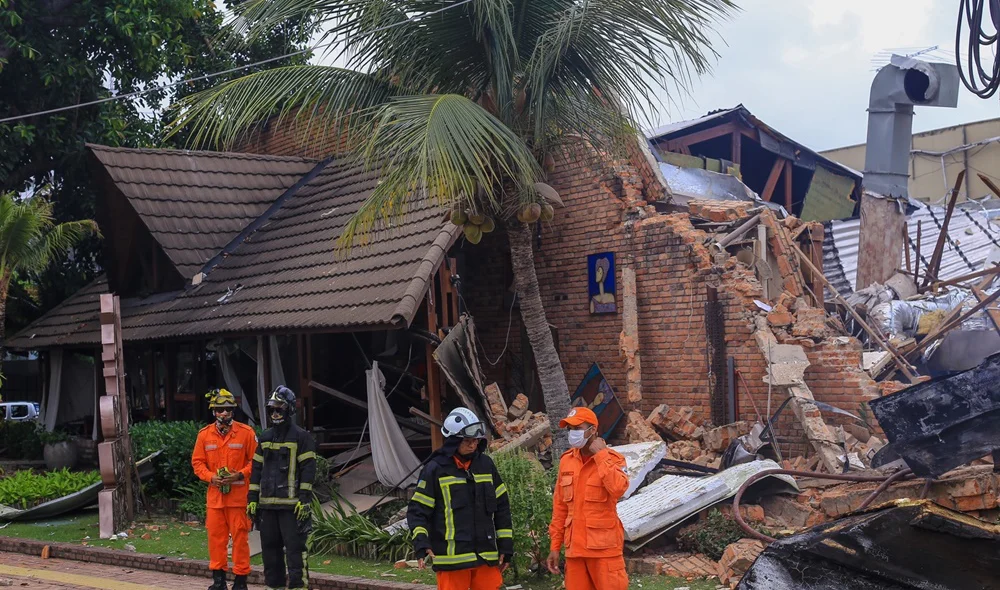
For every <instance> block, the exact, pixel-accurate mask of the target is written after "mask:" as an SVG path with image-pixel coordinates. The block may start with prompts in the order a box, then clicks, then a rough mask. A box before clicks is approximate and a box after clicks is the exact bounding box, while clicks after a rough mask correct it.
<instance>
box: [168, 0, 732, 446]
mask: <svg viewBox="0 0 1000 590" xmlns="http://www.w3.org/2000/svg"><path fill="white" fill-rule="evenodd" d="M733 9H734V5H733V4H732V2H731V0H247V2H245V3H244V4H242V5H241V6H240V8H239V10H238V12H237V15H236V18H235V19H234V20H233V21H232V22H231V24H230V28H231V31H232V33H233V38H239V37H243V38H249V39H253V38H255V36H257V35H261V34H264V33H266V32H267V31H268V30H270V29H271V28H272V27H273V26H276V25H277V24H278V23H282V22H286V21H287V20H288V19H295V18H301V19H310V18H317V19H319V20H320V21H321V22H322V23H324V25H326V27H327V28H326V33H325V38H324V42H328V43H329V46H330V47H332V48H335V49H336V51H337V53H335V54H333V53H331V54H330V55H332V57H333V58H335V61H336V62H339V63H343V64H344V67H335V66H327V65H295V66H288V67H281V68H274V69H271V70H267V71H262V72H257V73H254V74H251V75H248V76H245V77H243V78H239V79H236V80H233V81H230V82H227V83H225V84H222V85H219V86H217V87H215V88H213V89H210V90H207V91H204V92H201V93H199V94H196V95H192V96H190V97H188V98H187V99H185V100H184V101H182V102H181V103H179V104H178V105H176V106H177V109H178V110H177V117H176V119H175V121H174V123H173V125H172V129H171V133H176V132H177V131H179V130H180V129H182V128H187V131H189V132H190V136H189V137H190V141H191V142H192V144H194V145H212V146H216V147H221V148H223V149H225V148H228V147H231V146H232V145H233V144H234V142H236V141H237V140H238V139H239V138H241V137H243V136H244V134H245V133H246V132H247V130H248V129H250V128H252V127H253V126H255V125H259V124H260V123H261V122H263V121H264V120H266V119H268V118H272V117H276V119H274V120H275V121H276V124H278V125H280V124H281V123H282V120H283V119H286V118H288V119H294V122H295V123H296V127H297V128H298V129H300V130H301V131H302V132H303V134H306V135H309V134H311V135H316V133H317V132H321V133H329V134H332V136H333V137H337V138H338V139H340V140H341V141H342V143H341V145H344V146H347V149H348V151H349V153H352V154H354V155H357V156H360V157H363V158H364V161H365V163H366V165H368V166H369V167H371V168H372V169H376V170H378V172H379V174H380V178H381V182H380V184H379V185H378V186H377V188H376V189H375V190H374V192H373V193H372V195H371V197H370V198H369V199H368V200H367V201H366V202H365V203H364V205H363V206H362V208H361V209H360V210H359V211H358V212H357V214H356V215H355V216H354V217H353V218H352V220H351V221H350V223H349V224H348V226H347V229H346V231H345V232H344V234H343V235H342V236H341V238H340V241H339V246H340V247H342V248H349V247H351V245H353V244H355V243H357V242H359V241H360V242H364V241H365V240H367V239H368V236H369V235H370V233H371V232H372V230H373V229H374V228H375V226H376V225H378V224H383V223H387V222H391V221H393V220H394V219H395V218H398V217H400V216H402V215H404V214H405V212H406V210H407V204H408V203H409V202H410V200H411V199H415V198H418V199H433V200H434V201H436V202H437V203H439V204H441V205H442V206H443V207H447V208H451V209H452V210H453V211H454V214H453V220H454V221H456V222H457V223H464V224H466V227H465V235H466V238H467V239H469V241H470V242H473V243H477V242H478V241H479V239H480V238H481V236H482V233H483V232H484V231H490V230H491V229H492V227H494V226H495V224H496V222H495V221H494V219H496V220H497V221H499V222H501V223H502V225H503V226H504V227H505V229H506V232H507V237H508V241H509V244H510V253H511V259H512V262H513V265H512V266H513V274H514V282H515V287H516V289H517V295H518V298H519V301H520V310H521V317H522V320H523V323H524V326H525V328H526V330H527V332H528V338H529V341H530V343H531V346H532V350H533V351H534V354H535V361H536V363H537V368H538V373H539V376H540V381H541V386H542V392H543V396H544V399H545V405H546V409H547V410H548V412H549V414H550V415H552V416H553V417H558V416H563V415H565V414H566V412H567V411H568V409H569V390H568V388H567V386H566V378H565V376H564V374H563V370H562V365H561V363H560V361H559V356H558V354H557V352H556V349H555V345H554V343H553V340H552V336H551V333H550V332H549V328H548V322H547V321H546V318H545V311H544V309H543V306H542V300H541V297H540V294H539V287H538V279H537V277H536V275H535V268H534V262H533V260H534V257H533V252H532V246H531V228H530V225H531V224H533V223H534V222H536V221H537V220H538V219H539V217H542V219H543V220H546V219H549V218H550V216H551V215H552V214H553V211H552V209H551V205H550V203H549V202H548V201H551V200H557V198H558V197H557V195H554V194H553V193H554V191H552V190H551V187H548V186H547V185H544V184H540V181H542V180H543V179H544V176H545V172H546V171H550V170H551V167H552V166H553V165H554V161H555V160H554V157H555V156H557V155H560V154H562V153H563V151H564V150H565V149H566V148H567V144H568V143H571V142H581V141H583V142H588V143H589V144H590V145H591V146H593V147H594V148H597V149H599V150H600V151H602V152H605V153H608V152H615V151H618V152H619V153H623V151H624V148H625V145H626V144H627V142H630V141H636V136H635V134H636V129H637V128H639V122H640V121H645V122H648V121H649V120H650V117H649V115H651V114H652V113H653V112H654V111H655V109H654V108H653V107H652V106H651V105H656V104H660V103H661V102H662V100H663V98H664V97H665V96H668V95H669V94H670V93H671V92H672V91H673V90H674V89H675V88H676V87H683V86H685V85H686V84H687V82H688V81H689V79H690V75H691V73H692V72H694V73H696V74H701V73H704V72H706V71H707V69H708V66H709V58H711V57H714V55H715V54H714V51H713V50H712V48H711V43H710V40H709V38H708V35H709V33H710V29H711V26H712V25H713V24H714V23H715V22H716V21H717V20H719V19H722V18H724V17H726V16H727V15H728V14H729V13H730V12H731V11H732V10H733ZM331 52H332V50H331ZM303 121H304V123H303ZM555 423H556V422H555V420H553V426H555ZM554 430H555V429H554ZM554 433H555V441H554V442H555V447H556V451H557V452H558V451H560V450H562V449H564V448H565V446H566V445H565V435H564V434H563V433H562V432H560V431H558V430H555V432H554Z"/></svg>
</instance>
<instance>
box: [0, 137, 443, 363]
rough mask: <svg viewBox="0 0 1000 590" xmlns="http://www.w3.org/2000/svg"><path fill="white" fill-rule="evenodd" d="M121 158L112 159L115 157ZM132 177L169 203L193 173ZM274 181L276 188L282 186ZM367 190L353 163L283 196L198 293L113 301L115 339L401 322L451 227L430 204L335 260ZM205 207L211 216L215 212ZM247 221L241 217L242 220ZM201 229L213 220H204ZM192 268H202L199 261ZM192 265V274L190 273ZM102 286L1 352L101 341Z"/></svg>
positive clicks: (371, 182)
mask: <svg viewBox="0 0 1000 590" xmlns="http://www.w3.org/2000/svg"><path fill="white" fill-rule="evenodd" d="M95 151H96V150H95ZM121 151H122V150H115V151H114V152H113V153H114V154H115V156H116V157H118V156H120V152H121ZM135 151H141V152H143V153H142V154H141V156H142V158H143V159H150V160H152V161H154V162H159V163H160V164H158V165H163V163H172V162H180V163H182V164H183V163H185V162H187V163H190V159H185V158H182V159H180V160H179V159H178V158H177V157H176V154H173V153H166V154H159V153H158V152H167V150H135ZM151 152H153V153H151ZM223 155H232V154H223ZM161 156H162V157H161ZM233 156H234V158H235V160H236V162H237V164H238V165H239V166H237V168H239V169H242V168H240V166H243V164H244V163H246V162H256V161H257V160H256V159H255V157H254V158H251V159H249V160H244V159H243V155H242V154H235V155H233ZM219 157H221V156H218V155H213V156H211V158H219ZM291 160H295V159H291ZM114 161H116V162H117V161H119V160H114ZM133 161H134V160H133ZM216 165H217V166H219V167H221V165H219V164H218V163H216ZM313 166H314V164H312V163H309V165H308V166H307V167H304V168H305V172H303V175H304V174H305V173H306V172H308V171H309V170H311V169H312V168H313ZM264 169H267V168H266V166H265V167H264ZM142 170H148V171H149V173H150V174H151V175H152V176H155V177H156V178H157V179H159V180H157V182H162V183H174V184H173V185H169V186H167V185H164V184H159V185H157V186H159V188H158V189H157V190H158V191H160V193H159V194H161V195H163V196H164V199H165V200H167V201H169V200H171V199H172V197H169V196H168V195H174V194H175V193H174V190H175V189H176V190H178V191H180V189H177V187H183V186H189V185H190V184H191V183H192V182H194V181H193V180H192V179H191V178H190V176H191V175H195V176H197V175H199V174H200V172H199V171H193V170H191V169H190V168H185V169H183V170H168V171H166V172H164V171H162V170H159V169H154V168H152V167H151V166H147V167H146V168H133V169H131V170H130V172H129V173H130V174H132V175H133V176H132V177H133V178H135V179H138V180H142V179H143V178H145V177H144V176H142V173H141V171H142ZM232 177H233V178H234V182H235V184H240V182H241V180H239V177H240V174H233V175H232ZM297 180H298V177H296V178H293V179H292V182H291V183H289V186H290V185H291V184H294V183H295V182H296V181H297ZM278 182H279V184H281V185H283V184H284V183H285V182H286V179H284V178H282V179H280V181H278ZM259 184H260V185H266V184H267V183H266V182H263V181H262V182H260V183H259ZM275 186H277V185H275ZM374 186H375V178H374V176H373V175H371V174H369V173H366V172H364V170H363V168H362V167H361V166H360V165H357V164H345V163H331V164H330V165H329V166H327V167H326V168H325V169H324V170H323V171H322V172H321V173H320V174H319V175H317V176H316V177H315V178H313V179H312V180H311V181H310V182H308V183H307V184H305V185H304V186H303V187H301V188H300V189H299V190H298V191H297V192H296V193H295V194H293V195H292V196H291V197H289V198H288V199H287V200H286V201H285V202H284V203H283V204H282V206H281V208H279V209H278V211H277V212H275V213H274V215H272V216H271V217H270V218H269V219H268V220H267V222H266V223H265V224H264V225H263V226H262V227H261V228H260V229H258V230H257V231H256V232H255V233H253V234H251V235H250V237H249V238H248V239H247V240H246V241H244V242H243V243H241V244H240V245H239V246H238V247H236V249H235V250H234V251H233V252H232V253H231V254H230V255H229V256H227V257H225V258H224V259H223V260H222V262H221V263H220V264H219V265H218V266H217V267H215V269H214V270H213V271H212V272H210V273H209V274H208V276H207V277H206V278H205V280H204V281H203V282H202V283H201V284H200V285H198V286H197V287H193V288H189V289H187V290H185V291H183V292H178V293H166V294H157V295H154V296H152V297H149V298H146V299H142V300H138V299H126V300H123V301H122V333H123V337H124V338H125V340H126V341H130V342H135V341H142V340H156V339H165V338H180V337H193V336H212V335H221V334H235V333H241V332H242V333H253V332H273V331H279V330H306V329H328V330H331V331H333V330H351V329H376V328H379V327H381V328H397V327H401V326H404V325H408V324H409V323H410V322H411V321H412V320H413V316H414V315H415V314H416V311H417V308H418V307H419V306H420V301H421V300H422V299H423V297H424V294H425V293H426V290H427V287H428V285H429V282H430V278H431V277H432V276H433V273H434V272H435V271H436V270H437V268H438V266H439V265H440V263H441V261H442V260H443V259H444V256H445V253H446V252H447V250H448V249H449V248H450V247H451V244H452V243H453V242H454V240H455V239H456V237H457V236H458V234H459V233H460V229H459V228H458V227H457V226H455V225H452V224H450V223H445V221H444V214H443V213H442V211H441V210H440V209H439V208H438V207H437V206H436V205H433V204H431V203H427V202H416V203H414V204H413V206H412V207H411V209H410V211H409V214H408V215H407V217H406V219H405V220H404V221H402V222H401V223H399V224H398V225H397V226H396V227H394V228H393V229H392V231H391V232H386V231H383V232H380V233H378V234H376V235H375V236H374V237H373V240H372V242H371V243H370V244H369V245H367V246H364V247H356V248H354V249H353V250H352V251H351V252H350V253H349V254H347V255H346V256H340V257H338V255H337V252H336V251H335V241H336V239H337V238H338V237H339V236H340V235H341V233H342V232H343V229H344V226H345V225H346V223H347V221H348V220H349V219H350V218H351V216H352V215H353V214H354V213H355V212H356V211H357V210H358V208H359V207H360V206H361V204H362V203H363V202H364V200H365V199H367V198H368V196H369V194H370V193H371V190H372V189H373V188H374ZM282 192H284V191H283V190H282V191H281V192H277V194H274V197H275V198H276V197H277V196H278V195H280V194H281V193H282ZM260 197H261V195H260V194H256V195H252V196H250V197H248V198H250V199H251V200H252V201H254V202H257V200H258V199H260ZM188 205H190V203H189V204H188ZM258 205H259V208H260V210H261V211H263V210H264V209H266V208H267V206H268V205H269V203H267V202H264V201H260V202H259V203H258ZM258 205H255V206H258ZM171 206H172V205H171ZM171 206H167V207H166V208H165V209H164V211H167V210H171V211H178V210H176V209H170V207H171ZM186 206H187V205H186ZM196 210H197V208H196V207H194V208H188V209H183V211H184V212H185V214H188V213H190V214H192V215H193V214H195V213H191V211H196ZM207 210H208V211H216V212H217V210H216V209H214V208H213V207H208V208H207ZM143 219H144V220H145V219H146V218H145V217H144V218H143ZM253 219H254V218H251V219H247V220H246V223H249V222H250V221H252V220H253ZM162 220H163V218H162V217H161V218H160V221H162ZM202 220H203V221H205V222H207V223H212V220H211V219H207V218H203V219H202ZM230 221H231V220H230ZM182 225H183V224H182ZM227 227H229V226H227ZM233 227H235V226H233ZM241 229H242V228H241V227H235V231H233V232H232V233H230V234H227V236H226V239H225V240H218V244H216V243H215V242H212V243H211V244H209V243H208V242H205V243H204V244H203V243H202V242H201V241H199V240H200V239H201V238H200V237H197V238H194V239H192V240H191V242H192V243H195V242H197V243H198V244H199V245H200V246H205V248H204V250H201V249H200V248H199V250H198V251H204V252H206V253H208V258H211V257H212V256H214V255H215V254H217V253H218V251H219V250H220V249H221V248H222V247H223V246H225V245H226V244H227V243H228V242H229V240H231V239H232V238H233V237H234V236H235V235H237V234H238V233H239V232H240V231H241ZM156 235H157V238H158V239H164V240H166V241H168V242H169V240H170V239H172V238H168V237H165V236H164V234H162V233H160V234H156ZM216 245H217V247H216ZM212 248H215V249H214V250H213V249H212ZM187 251H188V252H193V251H195V248H194V247H193V246H191V247H190V248H188V249H187ZM208 258H205V260H207V259H208ZM200 264H204V260H203V261H202V262H201V263H200ZM200 264H199V265H198V266H192V267H191V268H193V269H194V271H195V272H196V271H197V270H199V269H200V268H201V266H200ZM107 289H108V286H107V281H106V279H104V278H103V277H102V278H101V279H98V280H97V281H95V282H94V283H93V284H91V285H89V286H87V287H86V288H84V289H82V290H81V291H79V292H78V293H77V294H75V295H74V296H73V297H71V298H70V299H69V300H67V301H66V302H64V303H63V304H61V305H60V306H58V307H57V308H55V309H53V310H52V311H51V312H49V313H48V314H46V315H45V316H44V317H42V318H41V319H39V320H38V321H36V322H35V323H33V324H32V325H30V326H28V327H27V328H26V329H25V330H23V331H22V332H21V333H20V334H18V335H16V336H15V337H14V338H12V339H11V340H10V341H9V342H8V343H7V346H8V347H10V348H21V349H32V348H34V349H37V348H48V347H53V346H70V345H97V344H98V343H99V341H100V333H99V330H100V328H99V321H98V310H99V304H98V297H99V295H100V293H104V292H107Z"/></svg>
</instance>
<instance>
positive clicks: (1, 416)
mask: <svg viewBox="0 0 1000 590" xmlns="http://www.w3.org/2000/svg"><path fill="white" fill-rule="evenodd" d="M40 414H41V409H40V408H39V407H38V404H36V403H35V402H3V403H0V420H13V421H15V422H26V421H28V420H32V421H35V422H37V421H38V419H39V415H40Z"/></svg>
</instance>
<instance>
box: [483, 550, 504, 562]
mask: <svg viewBox="0 0 1000 590" xmlns="http://www.w3.org/2000/svg"><path fill="white" fill-rule="evenodd" d="M479 557H482V558H483V559H486V560H492V561H497V560H498V559H500V553H499V552H497V551H487V552H485V553H480V554H479Z"/></svg>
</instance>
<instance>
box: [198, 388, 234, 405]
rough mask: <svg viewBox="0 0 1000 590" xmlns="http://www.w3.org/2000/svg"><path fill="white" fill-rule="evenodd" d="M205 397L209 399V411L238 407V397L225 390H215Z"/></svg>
mask: <svg viewBox="0 0 1000 590" xmlns="http://www.w3.org/2000/svg"><path fill="white" fill-rule="evenodd" d="M205 397H206V398H208V407H209V409H215V408H235V407H236V396H234V395H233V394H231V393H229V391H227V390H225V389H213V390H212V391H209V392H208V393H206V394H205Z"/></svg>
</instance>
